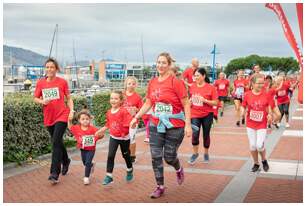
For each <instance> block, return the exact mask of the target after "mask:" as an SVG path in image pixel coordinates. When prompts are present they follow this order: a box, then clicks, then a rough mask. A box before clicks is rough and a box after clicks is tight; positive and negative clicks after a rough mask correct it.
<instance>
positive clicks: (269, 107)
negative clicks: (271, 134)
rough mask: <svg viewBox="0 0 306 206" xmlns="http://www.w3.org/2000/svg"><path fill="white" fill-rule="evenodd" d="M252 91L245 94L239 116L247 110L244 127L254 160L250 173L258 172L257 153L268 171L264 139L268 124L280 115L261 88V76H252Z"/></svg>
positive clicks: (262, 82) (262, 79) (262, 81)
mask: <svg viewBox="0 0 306 206" xmlns="http://www.w3.org/2000/svg"><path fill="white" fill-rule="evenodd" d="M251 84H252V85H251V86H252V90H250V91H248V92H247V93H246V94H245V97H244V100H243V102H242V107H241V110H242V112H241V114H243V113H244V110H245V109H247V116H246V117H247V118H246V120H247V121H246V127H247V134H248V139H249V145H250V151H251V155H252V157H253V160H254V165H253V168H252V172H256V171H258V170H259V168H260V165H259V162H258V153H259V154H260V156H261V160H262V165H263V169H264V171H266V172H267V171H268V170H269V164H268V161H267V159H266V150H265V144H264V142H265V139H266V134H267V124H268V122H271V121H272V118H273V119H274V120H278V119H279V118H280V113H279V110H278V108H277V107H276V106H275V103H274V101H272V100H271V98H269V95H268V94H267V92H265V91H264V90H263V89H262V87H263V85H264V78H263V76H262V75H257V74H256V75H254V76H253V78H252V79H251Z"/></svg>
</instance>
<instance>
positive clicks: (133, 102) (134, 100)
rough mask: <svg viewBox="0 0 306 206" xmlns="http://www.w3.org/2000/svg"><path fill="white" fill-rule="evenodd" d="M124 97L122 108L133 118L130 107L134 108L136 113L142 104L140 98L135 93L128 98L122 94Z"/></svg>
mask: <svg viewBox="0 0 306 206" xmlns="http://www.w3.org/2000/svg"><path fill="white" fill-rule="evenodd" d="M124 96H125V100H124V103H123V107H124V108H126V109H127V110H128V111H129V112H130V114H131V115H132V116H135V115H136V114H132V112H131V107H136V108H137V109H138V111H139V110H140V108H141V107H142V104H143V103H142V98H141V96H140V95H139V94H137V93H136V92H134V93H133V94H132V95H131V96H128V95H126V94H124Z"/></svg>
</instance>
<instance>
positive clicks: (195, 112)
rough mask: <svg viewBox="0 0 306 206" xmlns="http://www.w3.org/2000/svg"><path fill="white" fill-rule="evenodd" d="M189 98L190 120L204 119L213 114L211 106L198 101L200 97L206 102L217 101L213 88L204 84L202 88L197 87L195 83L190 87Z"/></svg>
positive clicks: (215, 91)
mask: <svg viewBox="0 0 306 206" xmlns="http://www.w3.org/2000/svg"><path fill="white" fill-rule="evenodd" d="M190 96H191V98H190V99H191V118H201V117H206V116H207V115H209V113H211V112H214V108H213V106H211V105H209V104H205V103H203V102H202V101H201V100H200V97H204V98H205V99H207V100H218V94H217V90H216V88H215V87H214V86H212V85H211V84H208V83H205V84H204V86H203V87H198V86H197V84H196V83H193V84H192V86H191V87H190Z"/></svg>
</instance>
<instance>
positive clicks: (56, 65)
mask: <svg viewBox="0 0 306 206" xmlns="http://www.w3.org/2000/svg"><path fill="white" fill-rule="evenodd" d="M49 62H52V63H53V64H54V66H55V68H56V70H57V71H58V72H59V71H60V67H59V64H58V62H57V61H56V59H54V58H51V57H49V58H48V59H47V60H46V61H45V64H44V65H45V66H46V64H47V63H49Z"/></svg>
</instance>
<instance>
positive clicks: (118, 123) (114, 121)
mask: <svg viewBox="0 0 306 206" xmlns="http://www.w3.org/2000/svg"><path fill="white" fill-rule="evenodd" d="M132 118H133V117H132V116H131V115H130V113H129V112H128V111H127V110H126V109H125V108H124V107H120V108H119V110H118V111H117V112H116V113H112V112H111V109H109V110H108V111H107V113H106V124H105V126H106V127H107V128H108V129H109V133H110V135H111V136H114V137H122V138H124V137H125V136H127V135H128V134H129V126H130V122H131V121H132Z"/></svg>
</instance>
